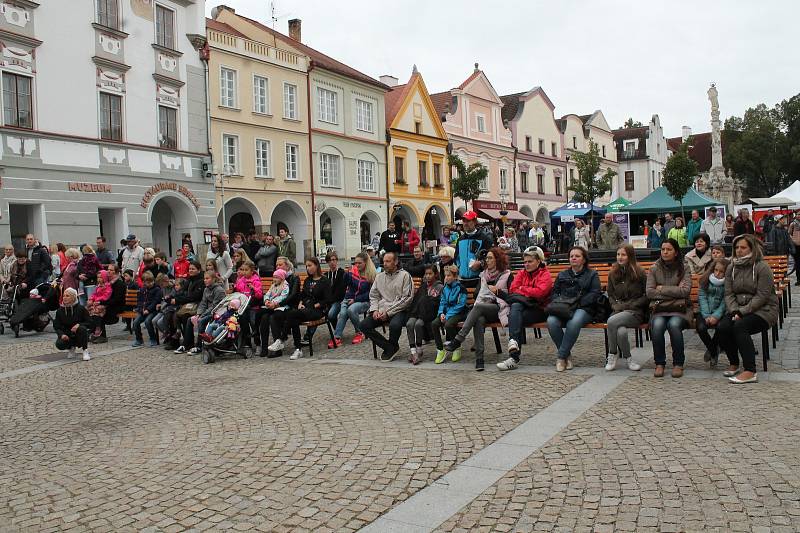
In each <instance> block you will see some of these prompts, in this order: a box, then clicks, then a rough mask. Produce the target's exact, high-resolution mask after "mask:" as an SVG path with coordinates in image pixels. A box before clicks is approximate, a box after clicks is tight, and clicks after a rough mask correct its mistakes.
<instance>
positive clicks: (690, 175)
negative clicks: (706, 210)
mask: <svg viewBox="0 0 800 533" xmlns="http://www.w3.org/2000/svg"><path fill="white" fill-rule="evenodd" d="M690 141H691V137H689V138H688V139H686V140H685V141H683V143H682V144H681V146H680V148H678V151H677V152H675V153H674V154H672V156H670V158H669V159H667V164H666V166H664V179H663V181H662V182H663V184H664V187H666V188H667V192H669V195H670V196H672V198H674V199H675V201H676V202H678V203H679V204H681V215H682V216H683V219H684V220H686V213H685V212H684V210H683V197H684V196H686V193H687V192H689V189H691V188H692V185H694V179H695V177H696V176H697V175H698V174H699V172H700V171H699V168H698V166H697V163H696V162H695V161H694V159H692V158H691V157H689V143H690Z"/></svg>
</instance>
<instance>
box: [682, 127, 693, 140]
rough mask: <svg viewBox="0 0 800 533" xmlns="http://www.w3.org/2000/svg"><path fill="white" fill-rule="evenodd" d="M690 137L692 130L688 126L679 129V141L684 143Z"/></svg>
mask: <svg viewBox="0 0 800 533" xmlns="http://www.w3.org/2000/svg"><path fill="white" fill-rule="evenodd" d="M691 136H692V128H690V127H689V126H683V127H682V128H681V140H682V141H685V140H686V139H688V138H689V137H691Z"/></svg>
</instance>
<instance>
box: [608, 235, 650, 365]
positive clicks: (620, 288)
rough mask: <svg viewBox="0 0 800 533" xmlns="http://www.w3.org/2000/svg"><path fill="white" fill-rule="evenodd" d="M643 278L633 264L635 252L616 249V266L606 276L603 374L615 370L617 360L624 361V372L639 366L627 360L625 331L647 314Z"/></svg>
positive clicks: (640, 269)
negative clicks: (608, 313) (607, 306)
mask: <svg viewBox="0 0 800 533" xmlns="http://www.w3.org/2000/svg"><path fill="white" fill-rule="evenodd" d="M646 283H647V274H646V273H645V271H644V270H642V268H641V267H640V266H639V265H638V264H637V263H636V251H635V250H634V249H633V246H631V245H630V244H626V245H624V246H620V247H619V248H617V262H616V263H614V266H612V267H611V271H610V272H609V273H608V287H607V292H608V301H609V303H610V304H611V316H609V317H608V320H607V321H606V330H607V332H608V359H607V360H606V370H608V371H612V370H614V369H615V368H616V367H617V361H618V360H619V358H620V357H621V358H622V359H627V360H628V368H629V369H631V370H634V371H636V370H641V369H642V365H640V364H639V363H637V362H636V361H634V360H633V357H631V345H630V342H628V328H633V329H634V330H635V329H636V328H638V327H639V326H640V325H641V324H642V323H643V322H644V320H645V316H646V314H647V294H645V292H646Z"/></svg>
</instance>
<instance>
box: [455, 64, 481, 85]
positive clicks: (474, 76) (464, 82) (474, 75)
mask: <svg viewBox="0 0 800 533" xmlns="http://www.w3.org/2000/svg"><path fill="white" fill-rule="evenodd" d="M480 75H481V71H480V70H478V69H475V71H474V72H473V73H472V74H470V76H469V78H467V79H466V80H464V81H463V82H461V85H459V86H458V88H459V89H462V90H463V89H465V88H466V87H467V85H469V84H470V82H472V80H474V79H475V78H477V77H478V76H480Z"/></svg>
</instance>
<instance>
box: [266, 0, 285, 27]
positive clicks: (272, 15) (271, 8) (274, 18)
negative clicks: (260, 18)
mask: <svg viewBox="0 0 800 533" xmlns="http://www.w3.org/2000/svg"><path fill="white" fill-rule="evenodd" d="M269 16H270V18H271V19H272V29H273V30H274V29H275V23H276V22H278V20H279V19H282V18H286V17H288V16H289V13H284V14H283V15H276V14H275V2H274V1H270V3H269ZM276 31H277V30H276Z"/></svg>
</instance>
